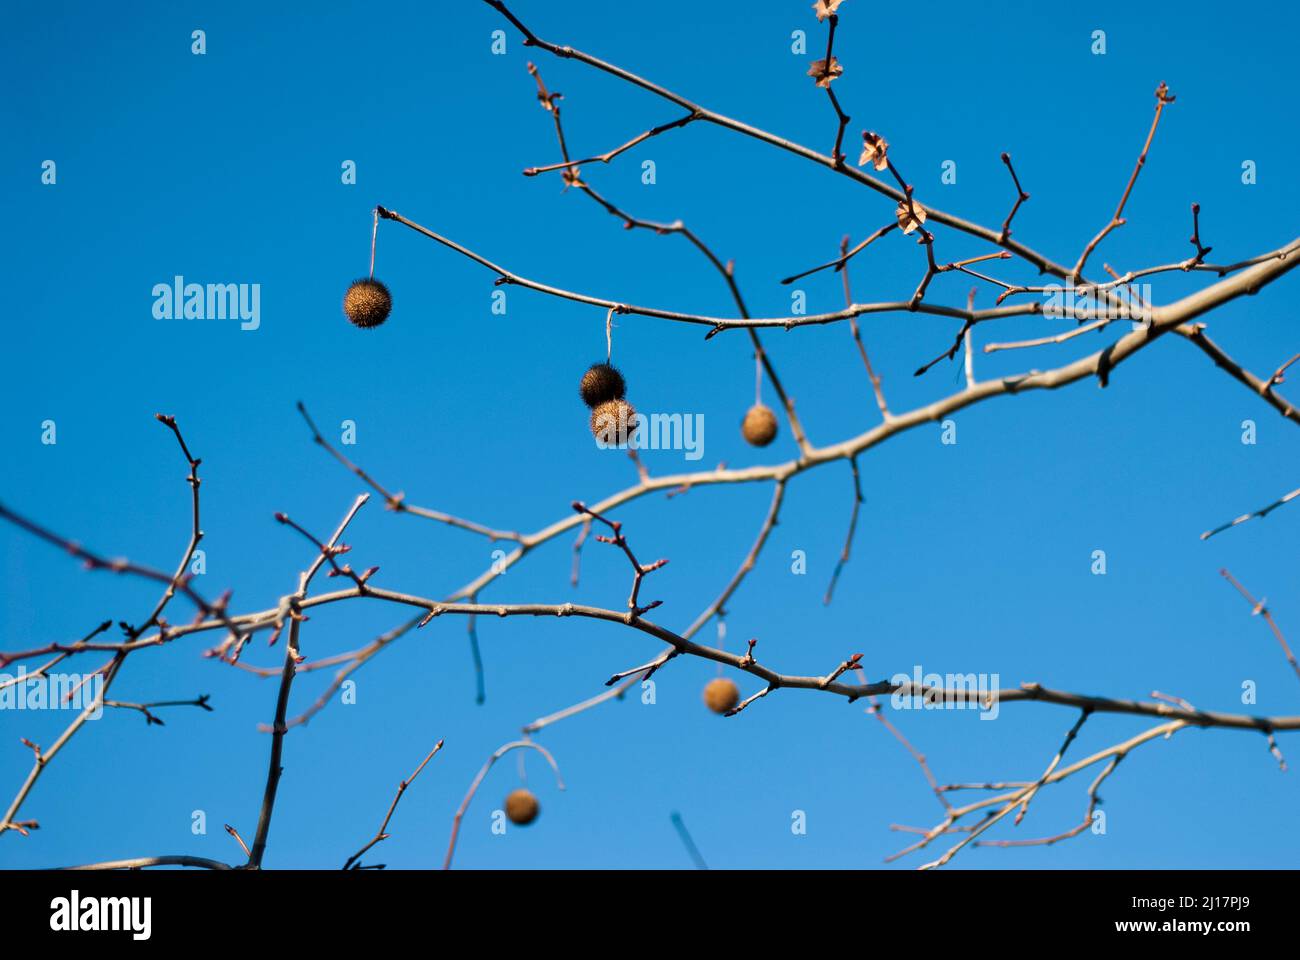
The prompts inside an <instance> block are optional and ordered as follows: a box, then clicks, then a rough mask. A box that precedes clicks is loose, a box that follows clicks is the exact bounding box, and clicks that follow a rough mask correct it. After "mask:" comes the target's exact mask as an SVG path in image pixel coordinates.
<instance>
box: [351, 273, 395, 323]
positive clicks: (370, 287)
mask: <svg viewBox="0 0 1300 960" xmlns="http://www.w3.org/2000/svg"><path fill="white" fill-rule="evenodd" d="M392 309H393V297H392V294H390V293H389V292H388V288H387V287H386V286H384V285H383V284H382V283H380V282H379V281H378V280H375V279H373V278H362V279H360V280H356V281H353V283H352V286H350V287H348V292H347V293H345V294H344V295H343V312H344V313H345V314H347V316H348V320H350V321H351V322H352V323H353V325H354V326H358V327H361V328H363V329H366V328H369V327H377V326H379V325H380V324H381V323H383V322H384V321H385V320H387V319H388V312H389V311H390V310H392Z"/></svg>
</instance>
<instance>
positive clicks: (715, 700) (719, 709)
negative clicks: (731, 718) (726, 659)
mask: <svg viewBox="0 0 1300 960" xmlns="http://www.w3.org/2000/svg"><path fill="white" fill-rule="evenodd" d="M738 703H740V688H739V687H737V686H736V685H735V683H733V682H732V681H730V680H728V679H727V678H726V677H715V678H714V679H713V680H710V681H709V682H708V683H706V684H705V685H704V705H705V706H706V707H708V708H709V709H710V710H712V711H713V712H714V713H726V712H727V711H728V710H731V709H733V708H734V707H735V706H736V704H738Z"/></svg>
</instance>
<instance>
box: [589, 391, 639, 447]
mask: <svg viewBox="0 0 1300 960" xmlns="http://www.w3.org/2000/svg"><path fill="white" fill-rule="evenodd" d="M635 418H636V411H635V410H634V409H632V404H630V403H628V402H627V401H626V400H606V401H605V402H604V403H602V404H600V405H599V406H598V407H596V409H595V410H592V411H591V435H592V436H593V437H595V438H596V439H597V440H599V441H601V442H603V443H605V444H610V445H616V446H622V445H623V444H625V443H627V442H628V441H629V440H630V439H631V438H632V434H634V433H635V432H636V424H635V423H634V422H633V421H634V420H635Z"/></svg>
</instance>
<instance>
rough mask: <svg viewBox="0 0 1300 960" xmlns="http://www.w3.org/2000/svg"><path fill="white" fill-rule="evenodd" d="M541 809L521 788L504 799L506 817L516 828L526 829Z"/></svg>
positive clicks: (526, 791)
mask: <svg viewBox="0 0 1300 960" xmlns="http://www.w3.org/2000/svg"><path fill="white" fill-rule="evenodd" d="M541 809H542V808H541V804H539V803H538V802H537V798H536V797H535V796H533V795H532V793H531V792H530V791H528V790H525V789H523V788H522V787H521V788H519V789H518V790H516V791H514V792H513V793H512V794H510V796H508V797H506V816H507V817H509V818H510V822H511V823H513V824H516V825H517V826H520V827H526V826H527V825H528V824H530V823H532V822H533V821H534V820H536V819H537V814H538V813H540V812H541Z"/></svg>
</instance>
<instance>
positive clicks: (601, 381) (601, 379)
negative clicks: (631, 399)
mask: <svg viewBox="0 0 1300 960" xmlns="http://www.w3.org/2000/svg"><path fill="white" fill-rule="evenodd" d="M578 392H579V393H580V394H581V395H582V402H583V403H585V404H586V405H587V406H589V407H592V408H595V407H598V406H600V405H601V404H602V403H605V402H607V401H609V400H622V399H623V394H625V393H626V392H627V384H626V383H625V382H624V380H623V374H621V373H619V372H618V368H617V367H615V366H612V365H611V364H608V363H593V364H592V365H591V366H590V367H589V368H588V369H587V372H586V373H584V374H583V375H582V383H580V384H579V385H578Z"/></svg>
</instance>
